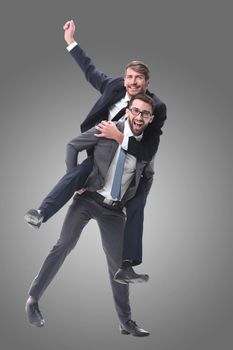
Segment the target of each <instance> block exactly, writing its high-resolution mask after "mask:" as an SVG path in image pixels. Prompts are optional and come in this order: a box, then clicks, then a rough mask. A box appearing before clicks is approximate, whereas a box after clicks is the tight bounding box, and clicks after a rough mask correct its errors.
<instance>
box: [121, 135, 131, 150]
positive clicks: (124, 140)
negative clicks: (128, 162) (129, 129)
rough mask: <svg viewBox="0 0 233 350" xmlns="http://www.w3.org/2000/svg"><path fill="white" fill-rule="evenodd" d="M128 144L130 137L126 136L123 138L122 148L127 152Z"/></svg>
mask: <svg viewBox="0 0 233 350" xmlns="http://www.w3.org/2000/svg"><path fill="white" fill-rule="evenodd" d="M128 142H129V136H127V135H124V138H123V141H122V144H121V147H122V148H123V149H124V150H125V151H127V150H128Z"/></svg>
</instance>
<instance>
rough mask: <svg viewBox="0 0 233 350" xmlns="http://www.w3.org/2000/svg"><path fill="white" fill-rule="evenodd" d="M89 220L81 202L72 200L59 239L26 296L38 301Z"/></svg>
mask: <svg viewBox="0 0 233 350" xmlns="http://www.w3.org/2000/svg"><path fill="white" fill-rule="evenodd" d="M89 220H90V215H89V214H88V211H87V210H86V208H85V207H84V206H83V201H81V200H80V201H79V200H78V199H74V200H73V202H72V204H71V206H70V207H69V210H68V212H67V215H66V217H65V220H64V224H63V227H62V230H61V234H60V237H59V239H58V241H57V243H56V244H55V245H54V247H53V248H52V250H51V251H50V253H49V255H48V256H47V258H46V259H45V261H44V263H43V265H42V267H41V269H40V271H39V273H38V275H37V276H36V278H35V279H34V281H33V282H32V285H31V287H30V289H29V292H28V294H29V295H30V296H32V297H33V298H34V299H36V300H39V299H40V297H41V296H42V294H43V293H44V291H45V289H46V288H47V287H48V285H49V284H50V283H51V281H52V280H53V278H54V276H55V275H56V273H57V272H58V270H59V268H60V267H61V265H62V264H63V262H64V260H65V258H66V256H67V255H68V254H69V253H70V251H71V250H72V249H73V248H74V247H75V245H76V243H77V241H78V239H79V237H80V234H81V232H82V230H83V228H84V226H85V225H86V224H87V223H88V221H89Z"/></svg>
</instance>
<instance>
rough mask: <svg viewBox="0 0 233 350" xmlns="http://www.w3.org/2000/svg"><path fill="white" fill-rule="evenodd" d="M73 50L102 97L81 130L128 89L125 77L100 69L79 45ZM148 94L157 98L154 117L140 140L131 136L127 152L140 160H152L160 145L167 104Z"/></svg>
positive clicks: (104, 116) (104, 114)
mask: <svg viewBox="0 0 233 350" xmlns="http://www.w3.org/2000/svg"><path fill="white" fill-rule="evenodd" d="M70 53H71V55H72V56H73V58H74V59H75V61H76V62H77V63H78V65H79V66H80V68H81V69H82V71H83V72H84V74H85V77H86V79H87V81H88V82H89V83H90V84H91V85H92V86H93V87H95V88H96V89H97V90H98V91H99V92H100V93H101V97H100V98H99V99H98V100H97V102H96V103H95V105H94V106H93V108H92V109H91V111H90V113H89V114H88V115H87V117H86V119H85V120H84V122H83V123H82V124H81V131H82V132H84V131H86V130H88V129H90V128H92V127H93V126H94V125H96V124H97V123H99V122H100V121H101V120H103V119H106V120H107V118H108V108H109V107H110V106H112V105H113V104H114V103H116V102H118V101H119V100H120V99H121V98H122V97H124V96H125V93H126V89H125V87H124V79H123V78H122V77H121V78H115V79H113V78H111V77H109V76H107V75H106V74H104V73H103V72H101V71H100V70H98V69H97V68H96V67H95V65H94V64H93V62H92V61H91V59H90V58H89V57H88V56H87V55H86V53H85V52H84V51H83V50H82V49H81V48H80V46H78V45H77V46H75V47H74V48H73V49H72V50H71V51H70ZM147 94H148V95H149V96H151V97H152V98H153V100H154V102H155V105H156V106H155V110H154V116H155V117H154V119H153V122H152V123H151V124H150V126H149V127H148V128H147V129H146V131H145V133H144V136H143V139H142V141H141V142H137V141H136V140H135V138H134V137H130V138H129V144H128V152H129V153H130V154H132V155H134V156H135V157H136V158H137V159H139V160H145V161H150V160H151V159H152V158H153V156H154V155H155V153H156V152H157V149H158V146H159V141H160V135H161V134H162V130H161V129H162V126H163V124H164V121H165V120H166V106H165V104H164V103H163V102H162V101H161V100H160V99H159V98H158V97H157V96H155V95H154V94H152V93H151V92H150V91H148V90H147Z"/></svg>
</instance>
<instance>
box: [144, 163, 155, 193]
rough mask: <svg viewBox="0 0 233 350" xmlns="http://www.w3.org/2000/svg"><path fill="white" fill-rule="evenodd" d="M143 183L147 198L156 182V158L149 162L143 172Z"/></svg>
mask: <svg viewBox="0 0 233 350" xmlns="http://www.w3.org/2000/svg"><path fill="white" fill-rule="evenodd" d="M142 175H143V182H144V185H145V191H146V196H147V195H148V193H149V192H150V189H151V186H152V183H153V180H154V158H153V159H152V160H151V161H150V162H148V164H147V165H146V166H145V168H144V171H143V174H142Z"/></svg>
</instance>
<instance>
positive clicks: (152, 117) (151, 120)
mask: <svg viewBox="0 0 233 350" xmlns="http://www.w3.org/2000/svg"><path fill="white" fill-rule="evenodd" d="M150 118H151V119H150V121H149V123H152V122H153V119H154V115H152V116H151V117H150Z"/></svg>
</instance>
